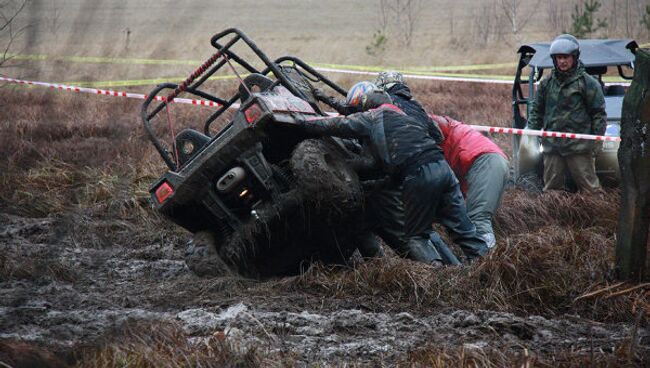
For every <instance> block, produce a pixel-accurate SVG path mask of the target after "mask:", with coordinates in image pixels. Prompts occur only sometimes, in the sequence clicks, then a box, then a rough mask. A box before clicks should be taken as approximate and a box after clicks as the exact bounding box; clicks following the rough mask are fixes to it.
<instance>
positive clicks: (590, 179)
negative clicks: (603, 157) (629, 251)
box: [528, 34, 607, 192]
mask: <svg viewBox="0 0 650 368" xmlns="http://www.w3.org/2000/svg"><path fill="white" fill-rule="evenodd" d="M550 54H551V58H553V65H555V69H554V70H553V72H552V73H551V75H550V76H549V77H547V78H544V79H543V80H542V81H541V82H540V84H539V88H538V89H537V95H536V96H535V100H534V101H533V105H532V108H531V110H530V113H529V115H528V128H529V129H536V130H539V129H543V130H551V131H560V132H570V133H582V134H595V135H603V134H604V133H605V128H606V126H607V115H606V113H605V97H604V95H603V90H602V88H601V86H600V83H599V82H598V81H597V80H596V79H595V78H593V77H592V76H590V75H589V74H587V72H586V71H585V67H584V65H583V64H582V63H581V62H580V60H579V57H580V44H579V43H578V40H577V39H576V38H575V37H573V36H572V35H568V34H564V35H560V36H558V37H556V38H555V40H553V42H552V43H551V48H550ZM542 148H543V151H544V190H545V191H547V190H553V189H560V190H564V189H565V185H564V180H565V174H564V173H565V169H568V172H569V173H570V174H571V177H572V178H573V180H574V181H575V183H576V185H577V186H578V189H579V190H581V191H586V192H594V191H598V190H599V189H600V182H599V181H598V177H597V176H596V160H595V153H596V150H597V149H598V148H599V146H598V145H597V144H596V142H594V141H589V140H578V139H568V138H546V137H545V138H543V139H542Z"/></svg>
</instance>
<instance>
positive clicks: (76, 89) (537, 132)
mask: <svg viewBox="0 0 650 368" xmlns="http://www.w3.org/2000/svg"><path fill="white" fill-rule="evenodd" d="M0 81H4V82H8V83H15V84H22V85H30V86H42V87H49V88H51V89H57V90H62V91H70V92H78V93H90V94H96V95H106V96H114V97H127V98H136V99H140V100H144V99H146V98H147V95H144V94H140V93H129V92H120V91H111V90H104V89H96V88H85V87H75V86H67V85H63V84H56V83H46V82H35V81H28V80H22V79H14V78H8V77H3V76H0ZM154 99H155V100H156V101H165V100H166V98H165V97H163V96H156V97H155V98H154ZM173 102H174V103H184V104H190V105H199V106H212V107H219V106H221V105H220V104H218V103H216V102H212V101H205V100H193V99H189V98H175V99H174V101H173ZM231 107H232V108H239V105H238V104H233V105H232V106H231ZM470 126H471V127H472V128H474V129H475V130H478V131H480V132H488V133H502V134H511V135H532V136H538V137H552V138H568V139H589V140H595V141H608V142H620V141H621V138H620V137H610V136H604V135H592V134H576V133H565V132H553V131H548V130H531V129H516V128H503V127H491V126H484V125H470Z"/></svg>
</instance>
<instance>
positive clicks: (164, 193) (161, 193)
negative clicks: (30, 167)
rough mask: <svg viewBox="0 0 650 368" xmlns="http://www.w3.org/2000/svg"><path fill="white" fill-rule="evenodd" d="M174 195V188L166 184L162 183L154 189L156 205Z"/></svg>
mask: <svg viewBox="0 0 650 368" xmlns="http://www.w3.org/2000/svg"><path fill="white" fill-rule="evenodd" d="M172 194H174V188H172V186H171V185H169V183H168V182H163V183H162V184H160V186H159V187H158V188H156V199H157V200H158V203H161V204H162V203H163V202H164V201H165V200H166V199H167V198H169V197H170V196H171V195H172Z"/></svg>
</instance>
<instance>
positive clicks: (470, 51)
mask: <svg viewBox="0 0 650 368" xmlns="http://www.w3.org/2000/svg"><path fill="white" fill-rule="evenodd" d="M504 3H509V2H508V1H506V2H504ZM516 3H517V4H518V8H517V16H516V19H517V27H516V29H517V33H516V34H514V33H513V26H512V24H511V23H510V22H509V20H508V12H507V11H506V10H505V9H504V8H503V7H502V5H501V4H502V2H500V1H496V0H489V1H478V0H457V1H450V0H431V1H422V2H421V7H420V8H419V11H418V12H417V13H416V14H415V15H414V16H415V18H414V19H415V21H414V22H413V34H412V36H411V45H406V42H405V41H404V33H403V32H401V31H400V30H399V29H397V27H398V26H397V25H396V24H393V23H391V20H390V19H388V20H384V21H382V15H381V11H380V9H381V7H380V6H379V4H380V1H379V0H356V1H343V0H332V1H311V0H289V1H281V0H270V1H255V0H243V1H211V0H193V1H186V2H178V1H153V0H143V1H137V2H133V1H96V0H65V1H57V0H51V1H47V0H32V1H28V2H27V6H26V7H25V9H24V10H23V11H22V12H21V13H20V15H19V17H18V18H17V19H16V21H15V23H16V24H15V27H16V29H19V28H22V27H26V28H25V29H24V31H23V32H22V33H21V34H20V35H18V37H17V38H16V39H15V42H14V44H13V45H12V48H11V51H12V52H15V53H19V54H44V55H58V56H102V57H124V58H152V59H180V60H203V59H205V58H207V57H208V56H209V55H210V54H211V53H212V51H213V50H212V48H211V46H210V45H209V39H210V37H211V36H212V35H213V34H214V33H216V32H219V31H221V30H223V29H225V28H228V27H238V28H240V29H242V30H244V31H245V32H246V33H247V34H248V35H249V36H250V37H251V38H252V39H253V40H255V41H256V42H257V43H258V44H259V46H260V47H261V48H262V49H263V50H265V51H266V52H267V53H268V54H269V55H270V56H271V57H278V56H281V55H285V54H291V55H297V56H299V57H301V58H303V59H304V60H307V61H310V62H319V63H337V64H353V65H384V66H393V67H409V66H436V65H437V66H449V65H467V64H477V63H478V64H484V63H504V62H505V63H508V62H515V61H516V57H515V52H516V49H517V47H518V45H519V44H521V43H525V42H538V41H546V40H549V39H551V38H552V37H553V36H554V35H556V34H557V33H558V32H561V31H562V30H563V29H569V27H570V14H571V11H572V10H573V4H574V3H576V1H560V0H552V1H542V2H540V1H535V0H526V1H516ZM643 4H644V2H643V1H641V0H627V1H621V0H618V1H617V0H609V1H603V6H602V7H601V10H600V11H599V13H597V16H598V17H607V18H608V19H609V22H608V27H607V28H605V29H602V30H599V31H598V32H597V33H595V34H593V35H592V37H630V38H636V39H637V41H639V43H642V42H643V41H644V40H645V41H647V40H648V39H649V37H650V35H649V34H647V32H646V33H644V32H645V31H644V30H643V28H642V26H641V25H640V23H639V22H640V15H639V14H641V11H642V10H643ZM388 15H389V16H390V15H391V14H388ZM393 18H394V17H393ZM406 22H407V21H406V20H402V21H401V22H400V24H402V25H403V24H404V23H406ZM380 30H383V31H382V32H383V34H384V35H385V36H386V40H385V43H381V42H380V45H379V46H378V45H377V43H378V38H377V33H376V32H378V31H380ZM7 64H11V63H7ZM20 64H22V67H21V68H18V69H14V68H6V69H5V73H6V74H9V75H12V76H21V77H26V78H41V79H44V80H46V81H52V82H64V81H97V80H107V79H120V80H123V79H146V78H158V77H178V76H184V75H187V74H189V72H191V71H192V70H193V66H187V65H186V66H180V67H179V66H164V67H152V66H150V65H137V64H133V65H108V64H91V65H87V64H69V63H64V62H34V63H20ZM5 66H6V65H5ZM26 68H28V69H26ZM511 69H512V68H510V69H505V70H503V69H502V71H506V72H512V70H511Z"/></svg>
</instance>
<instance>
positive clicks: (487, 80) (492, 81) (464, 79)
mask: <svg viewBox="0 0 650 368" xmlns="http://www.w3.org/2000/svg"><path fill="white" fill-rule="evenodd" d="M314 69H316V70H318V71H320V72H326V73H342V74H356V75H369V76H376V75H377V74H379V73H378V72H370V71H361V70H349V69H338V68H324V67H317V68H314ZM402 76H403V77H404V78H408V79H422V80H438V81H447V82H474V83H490V84H512V83H513V82H512V80H505V79H494V78H492V79H490V78H482V77H481V75H480V74H477V75H476V77H455V76H444V75H423V74H402ZM513 78H514V77H513ZM605 85H607V86H613V85H617V86H629V85H630V83H629V82H606V83H605Z"/></svg>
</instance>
